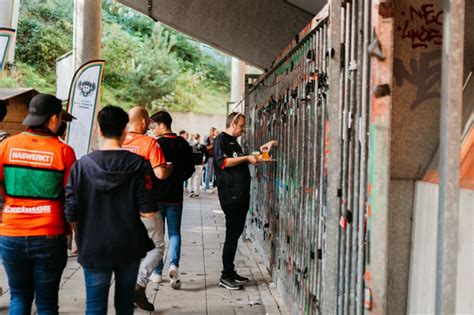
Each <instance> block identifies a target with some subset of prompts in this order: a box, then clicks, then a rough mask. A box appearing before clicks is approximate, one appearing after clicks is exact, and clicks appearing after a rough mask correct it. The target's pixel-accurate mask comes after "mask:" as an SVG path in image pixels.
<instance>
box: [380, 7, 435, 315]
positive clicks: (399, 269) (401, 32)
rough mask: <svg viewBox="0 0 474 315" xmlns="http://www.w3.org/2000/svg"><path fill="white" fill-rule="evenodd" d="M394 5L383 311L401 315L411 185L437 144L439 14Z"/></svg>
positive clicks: (407, 258) (407, 266)
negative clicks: (386, 247)
mask: <svg viewBox="0 0 474 315" xmlns="http://www.w3.org/2000/svg"><path fill="white" fill-rule="evenodd" d="M394 5H395V11H394V12H395V13H394V14H395V28H394V65H393V76H394V81H393V82H394V84H393V86H392V96H393V105H392V116H391V120H392V122H391V158H390V178H391V181H390V206H389V225H388V259H387V268H388V277H387V313H388V314H404V313H406V306H407V291H408V274H409V269H410V245H411V238H410V236H411V233H410V231H411V229H412V211H413V198H414V188H415V181H416V180H417V179H421V178H422V177H423V175H424V174H425V172H426V170H427V168H428V166H429V165H430V162H431V161H432V159H433V155H434V154H435V152H436V150H437V148H438V141H439V121H440V87H441V49H442V37H441V36H442V33H443V25H442V22H443V15H442V2H441V0H430V1H428V0H415V1H413V0H410V1H408V0H402V1H394ZM426 30H429V34H427V33H426ZM436 208H437V207H436ZM436 208H433V215H435V214H436V211H434V209H436Z"/></svg>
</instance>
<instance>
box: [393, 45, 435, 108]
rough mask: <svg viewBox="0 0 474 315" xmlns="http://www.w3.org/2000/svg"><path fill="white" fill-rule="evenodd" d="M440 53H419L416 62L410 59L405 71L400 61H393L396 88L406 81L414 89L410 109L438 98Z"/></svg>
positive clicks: (396, 59)
mask: <svg viewBox="0 0 474 315" xmlns="http://www.w3.org/2000/svg"><path fill="white" fill-rule="evenodd" d="M440 57H441V51H440V50H435V51H432V52H428V53H421V55H420V57H419V59H418V60H416V59H415V58H411V59H410V66H409V68H408V69H407V67H406V66H405V64H404V63H403V61H402V60H401V59H398V58H395V59H394V60H393V72H394V75H395V81H396V83H397V85H398V86H402V85H403V83H404V81H405V80H406V81H408V82H409V83H411V84H412V85H414V86H415V88H416V98H415V99H414V100H413V102H412V103H411V104H410V109H411V110H415V109H416V108H417V107H418V106H420V105H421V104H422V103H423V102H425V101H427V100H429V99H434V98H439V97H440V93H439V88H438V87H439V83H440V82H441V58H440Z"/></svg>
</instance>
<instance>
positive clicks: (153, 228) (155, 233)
mask: <svg viewBox="0 0 474 315" xmlns="http://www.w3.org/2000/svg"><path fill="white" fill-rule="evenodd" d="M141 219H142V222H143V224H144V225H145V227H146V230H147V232H148V236H149V237H150V238H151V240H152V241H153V242H154V243H155V248H153V249H152V250H150V251H149V252H148V253H146V256H145V258H144V259H143V260H142V262H141V263H140V269H139V270H138V277H137V284H138V285H139V286H141V287H146V285H147V283H148V279H149V278H150V276H151V274H152V272H153V270H155V268H156V266H158V264H159V262H160V260H161V259H162V258H163V254H164V252H165V234H164V230H163V220H162V219H161V215H160V212H157V213H155V215H154V216H152V217H151V218H141Z"/></svg>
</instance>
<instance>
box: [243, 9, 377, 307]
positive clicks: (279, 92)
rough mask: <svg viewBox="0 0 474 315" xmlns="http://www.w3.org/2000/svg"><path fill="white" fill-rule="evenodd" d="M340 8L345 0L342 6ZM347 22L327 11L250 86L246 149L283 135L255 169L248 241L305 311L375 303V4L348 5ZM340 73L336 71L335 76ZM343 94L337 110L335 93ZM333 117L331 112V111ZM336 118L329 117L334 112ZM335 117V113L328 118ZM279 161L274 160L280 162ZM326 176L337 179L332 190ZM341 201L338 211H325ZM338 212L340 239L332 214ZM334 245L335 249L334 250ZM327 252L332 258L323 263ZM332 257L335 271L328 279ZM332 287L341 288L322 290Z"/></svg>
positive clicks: (342, 13)
mask: <svg viewBox="0 0 474 315" xmlns="http://www.w3.org/2000/svg"><path fill="white" fill-rule="evenodd" d="M338 3H339V4H340V3H341V2H338ZM340 9H341V11H340V17H341V21H340V22H341V23H340V25H339V23H335V24H338V25H334V24H333V25H330V14H329V10H328V7H326V8H325V9H323V10H322V11H321V12H320V14H318V15H317V16H316V17H315V18H314V19H313V21H312V22H311V23H310V25H308V27H307V28H305V29H304V30H303V31H302V32H301V33H300V34H299V35H298V37H297V38H296V39H295V40H294V41H293V43H292V44H291V45H290V46H289V47H288V48H287V49H286V50H285V51H284V52H282V54H281V55H280V56H279V57H278V58H277V59H276V63H275V66H274V67H273V68H272V69H271V70H270V71H269V72H268V73H267V74H266V75H264V76H262V77H261V78H259V79H258V80H256V81H252V82H250V81H249V82H248V91H247V94H246V102H245V114H246V116H247V118H248V129H247V133H246V137H245V139H244V145H245V147H246V148H247V150H248V151H249V152H251V151H255V150H259V146H260V145H261V144H263V143H265V142H267V141H269V140H272V139H276V140H278V142H279V147H278V148H276V149H275V150H273V152H272V161H268V162H263V163H260V165H259V166H257V167H255V169H254V170H255V171H254V173H253V180H252V201H251V207H250V215H249V222H248V224H247V235H248V237H250V238H251V239H252V240H254V242H255V244H256V246H257V248H258V249H259V251H260V253H261V255H262V258H263V260H264V262H265V264H266V266H267V268H269V269H270V270H271V271H272V274H273V279H274V281H275V283H277V286H278V287H279V288H280V291H283V292H285V294H286V296H287V298H288V300H289V301H291V303H293V304H296V306H297V309H298V310H299V311H303V312H305V313H306V314H319V313H323V312H322V309H321V306H322V304H323V300H324V299H325V298H326V299H331V300H332V298H334V300H332V301H329V302H330V303H332V305H333V306H334V307H333V309H332V310H333V312H332V313H336V312H337V313H338V314H361V313H362V312H363V310H364V307H366V308H370V307H371V305H370V304H371V294H370V290H369V289H367V288H366V286H365V285H364V281H365V280H364V277H363V276H364V272H365V265H366V261H367V260H369V259H370V253H368V252H367V250H366V248H367V246H366V245H367V240H368V235H367V230H366V214H367V213H366V211H367V204H366V202H367V189H366V188H367V161H368V154H369V152H368V119H369V106H368V102H369V97H368V95H369V94H368V86H369V71H370V65H369V57H368V54H367V53H364V52H368V51H371V52H372V53H373V54H377V53H379V51H378V50H377V48H378V47H376V45H375V46H374V45H372V46H373V47H369V40H370V39H371V37H372V34H371V32H369V30H370V27H371V26H370V2H369V1H367V0H366V1H362V0H354V1H343V2H342V7H341V8H340ZM331 27H332V28H334V27H336V28H339V27H340V30H339V32H340V34H341V43H340V44H341V46H340V58H338V59H340V66H339V65H338V69H339V76H338V77H332V78H331V77H330V73H333V72H331V71H329V66H330V62H331V60H332V59H333V58H334V57H335V56H334V55H335V53H336V52H335V50H334V48H333V47H334V45H332V44H331V42H332V41H333V40H334V39H332V38H331V36H330V34H332V33H331V32H330V28H331ZM336 73H337V72H336ZM336 81H339V82H338V83H339V84H337V85H334V86H335V87H336V88H337V89H338V93H339V97H338V104H329V98H328V95H329V93H330V89H333V88H334V87H333V85H332V84H331V82H336ZM330 111H334V112H330ZM331 113H332V114H333V115H330V114H331ZM329 117H338V119H337V121H331V120H330V119H329ZM329 128H336V129H337V130H338V137H337V139H338V143H337V144H335V145H337V146H339V150H338V152H339V153H340V156H339V157H338V161H340V163H339V164H338V165H339V166H338V170H337V172H331V173H329V172H328V164H329V161H328V157H331V155H330V154H328V150H329V148H330V146H329V145H328V142H329V137H328V130H329ZM273 160H274V161H273ZM328 179H332V180H336V181H337V182H338V185H337V186H338V189H337V191H329V190H328ZM329 198H337V200H338V208H337V209H328V199H329ZM330 213H335V214H336V215H337V220H332V222H338V223H339V226H338V228H337V229H332V230H334V231H337V233H334V234H331V233H328V232H327V231H329V230H331V229H328V224H329V223H328V222H329V220H328V216H330V215H331V214H330ZM329 238H331V239H333V240H334V238H335V239H337V244H338V248H337V252H331V249H329V248H327V246H326V243H327V241H328V239H329ZM330 255H332V256H334V255H336V257H335V258H333V259H332V260H329V259H326V258H327V257H329V256H330ZM330 261H335V262H336V263H337V268H336V269H335V270H337V274H333V275H328V274H324V273H323V270H324V268H323V265H324V264H325V263H329V262H330ZM328 283H335V287H337V292H335V293H334V294H331V293H328V292H326V293H325V290H329V289H328V287H329V286H328V285H327V284H328Z"/></svg>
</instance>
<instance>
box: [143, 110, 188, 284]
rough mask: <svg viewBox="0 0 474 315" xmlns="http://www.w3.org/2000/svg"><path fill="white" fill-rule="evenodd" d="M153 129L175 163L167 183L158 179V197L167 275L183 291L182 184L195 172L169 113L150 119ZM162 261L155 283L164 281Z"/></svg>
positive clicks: (167, 159) (185, 145)
mask: <svg viewBox="0 0 474 315" xmlns="http://www.w3.org/2000/svg"><path fill="white" fill-rule="evenodd" d="M151 120H152V124H151V127H150V128H151V129H152V131H153V133H154V135H155V136H157V137H158V140H157V141H158V143H159V144H160V147H161V150H162V151H163V154H164V155H165V159H166V162H172V163H173V172H172V173H171V175H170V176H169V177H168V178H166V179H164V180H157V183H156V185H155V187H156V190H155V197H156V199H157V201H158V207H159V209H160V214H161V218H162V219H163V220H164V222H166V225H167V227H168V238H169V241H170V243H169V252H168V257H169V261H170V268H169V271H168V275H169V277H170V280H171V287H172V288H173V289H179V288H181V280H180V279H179V277H178V276H179V272H178V267H179V259H180V255H181V217H182V213H183V183H184V181H186V180H187V179H188V178H190V177H191V175H192V174H193V173H194V163H193V155H192V151H191V147H190V146H189V143H188V142H187V141H186V140H184V139H183V138H182V137H180V136H177V135H176V134H175V133H173V132H172V131H171V123H172V122H173V120H172V118H171V116H170V114H169V113H168V112H165V111H160V112H157V113H155V114H153V115H152V116H151ZM162 271H163V260H161V262H160V264H159V265H158V267H156V269H155V273H154V274H153V275H152V276H151V280H152V281H154V282H161V274H162Z"/></svg>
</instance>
